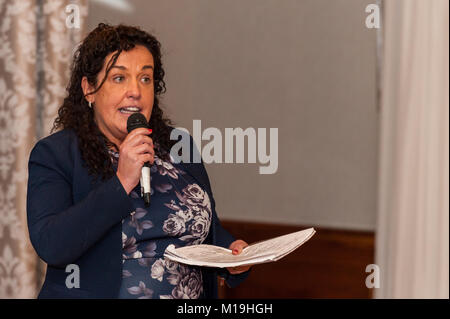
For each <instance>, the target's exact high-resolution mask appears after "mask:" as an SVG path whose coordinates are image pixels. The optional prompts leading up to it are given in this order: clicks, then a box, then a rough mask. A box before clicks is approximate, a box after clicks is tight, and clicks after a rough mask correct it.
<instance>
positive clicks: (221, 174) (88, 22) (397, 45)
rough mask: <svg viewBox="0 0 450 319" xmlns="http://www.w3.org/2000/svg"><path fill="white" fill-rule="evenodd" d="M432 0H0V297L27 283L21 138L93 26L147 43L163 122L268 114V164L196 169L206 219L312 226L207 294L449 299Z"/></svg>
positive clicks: (34, 283)
mask: <svg viewBox="0 0 450 319" xmlns="http://www.w3.org/2000/svg"><path fill="white" fill-rule="evenodd" d="M448 6H449V3H448V1H447V0H384V1H379V0H378V1H377V0H286V1H274V0H244V1H242V0H240V1H237V0H232V1H224V0H213V1H211V0H191V1H165V2H161V1H154V0H146V1H144V0H134V1H133V0H78V1H64V0H34V1H33V0H27V1H0V37H1V38H0V298H34V297H35V296H36V294H37V292H38V291H39V289H40V287H41V284H42V279H43V274H45V264H44V263H43V262H42V261H40V260H39V258H38V257H37V256H36V254H35V253H34V250H33V248H32V247H31V244H30V243H29V238H28V231H27V226H26V207H25V202H26V183H27V162H28V157H29V152H30V151H31V148H32V147H33V145H34V144H35V143H36V141H37V140H39V139H40V138H43V137H45V136H47V135H48V134H49V133H50V128H51V126H52V123H53V120H54V118H55V117H56V111H57V109H58V107H59V105H60V103H61V101H62V99H63V98H64V96H65V86H66V85H67V82H68V76H69V72H70V63H71V59H72V54H73V52H74V49H75V48H76V45H77V44H78V43H79V42H80V41H81V40H82V39H83V38H84V36H85V35H86V34H87V33H88V32H89V31H91V30H92V29H93V28H95V27H96V26H97V24H98V23H100V22H106V23H110V24H119V23H124V24H131V25H135V26H140V27H141V28H142V29H144V30H146V31H148V32H150V33H152V34H154V35H155V36H156V37H157V38H158V39H159V41H160V42H161V43H162V52H163V63H164V67H165V71H166V78H165V82H166V87H167V92H166V93H165V94H164V96H163V98H162V106H163V109H164V110H165V112H166V114H167V115H168V117H169V118H171V119H172V120H173V122H174V123H175V126H177V127H184V128H186V129H188V130H189V131H190V132H191V133H192V130H193V120H201V125H202V130H204V129H206V128H208V127H215V128H218V129H219V130H220V131H221V132H222V133H223V132H224V131H225V128H237V127H241V128H243V129H246V128H250V127H252V128H255V129H257V128H266V129H267V131H269V128H278V170H277V171H276V173H274V174H271V175H261V174H259V165H260V164H259V163H256V164H254V163H253V164H252V163H247V164H244V163H243V164H237V163H233V164H223V163H221V164H219V163H211V164H208V165H207V170H208V173H209V177H210V179H211V183H212V189H213V193H214V196H215V200H216V205H217V211H218V214H219V217H220V219H221V220H222V223H223V225H224V227H225V228H226V229H228V230H229V231H230V232H231V233H232V234H233V235H234V236H235V237H237V238H242V239H244V240H246V241H247V242H249V243H251V242H254V241H259V240H263V239H268V238H271V237H274V236H278V235H283V234H286V233H289V232H293V231H297V230H301V229H304V228H308V227H314V228H316V231H317V233H316V235H315V236H314V237H313V238H312V239H311V240H310V241H308V242H307V243H306V244H305V245H304V246H302V247H300V248H299V249H298V250H296V251H295V252H294V253H292V254H290V255H288V256H287V257H285V258H283V259H282V260H280V261H278V262H275V263H269V264H264V265H258V266H255V267H254V268H253V270H252V273H251V275H250V276H249V278H248V279H247V280H246V281H245V282H244V283H243V284H242V285H241V286H239V287H238V288H235V289H229V288H227V287H220V296H221V297H222V298H448V297H449V267H448V261H449V258H448V257H449V247H448V242H449V232H448V225H449V223H448V216H449V206H448V203H449V200H448V176H449V174H448V165H449V164H448V163H449V161H448V154H449V151H448V145H449V141H448V134H449V126H448V110H449V99H448V98H449V89H448V85H449V83H448V81H449V74H448V60H449V59H448V56H449V55H448V32H449V31H448V24H449V14H448ZM246 159H247V156H246ZM246 161H247V160H246ZM237 177H239V179H238V178H237ZM236 181H239V182H238V183H237V182H236Z"/></svg>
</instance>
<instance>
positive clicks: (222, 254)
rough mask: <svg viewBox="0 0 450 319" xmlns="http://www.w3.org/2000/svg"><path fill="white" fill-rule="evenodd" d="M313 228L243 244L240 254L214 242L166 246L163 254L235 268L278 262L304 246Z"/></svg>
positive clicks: (184, 260)
mask: <svg viewBox="0 0 450 319" xmlns="http://www.w3.org/2000/svg"><path fill="white" fill-rule="evenodd" d="M315 232H316V231H315V230H314V228H308V229H305V230H301V231H298V232H295V233H291V234H287V235H283V236H279V237H275V238H272V239H268V240H264V241H261V242H257V243H254V244H251V245H250V246H248V247H245V248H244V249H243V250H242V252H241V253H240V254H239V255H233V254H232V253H231V250H230V249H226V248H223V247H219V246H213V245H203V244H202V245H192V246H185V247H180V248H175V246H174V245H169V246H168V247H167V248H166V251H165V252H164V256H165V257H167V258H168V259H171V260H173V261H176V262H179V263H183V264H188V265H195V266H208V267H219V268H224V267H236V266H242V265H252V264H261V263H266V262H271V261H277V260H279V259H281V258H283V257H284V256H286V255H288V254H290V253H291V252H293V251H294V250H295V249H297V248H298V247H300V246H301V245H303V244H304V243H305V242H306V241H308V240H309V239H310V238H311V237H312V236H313V235H314V234H315Z"/></svg>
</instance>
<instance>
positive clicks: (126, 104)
mask: <svg viewBox="0 0 450 319" xmlns="http://www.w3.org/2000/svg"><path fill="white" fill-rule="evenodd" d="M113 54H114V52H113V53H111V54H109V55H108V56H107V57H106V58H105V62H104V65H103V69H102V70H101V71H100V73H99V74H98V76H97V83H98V84H100V83H101V81H102V79H103V78H104V76H105V72H106V64H107V63H108V61H109V60H110V59H111V56H112V55H113ZM154 67H155V66H154V61H153V56H152V55H151V53H150V52H149V51H148V49H147V48H146V47H144V46H141V45H137V46H136V47H134V48H133V49H131V50H130V51H122V52H121V53H120V55H119V57H118V58H117V61H116V63H115V65H114V66H113V67H112V68H111V70H110V71H109V74H108V77H107V78H106V80H105V83H103V85H102V87H101V88H100V90H98V91H97V92H96V93H94V94H91V95H88V96H87V97H86V99H87V100H88V101H90V102H92V103H93V109H94V119H95V121H96V123H97V125H98V127H99V129H100V131H101V132H102V133H103V134H105V136H106V137H107V138H108V139H109V140H110V141H111V142H113V143H115V144H116V145H117V146H119V145H120V144H121V143H122V141H123V140H124V139H125V137H126V136H127V134H128V132H127V120H128V117H129V116H130V115H131V114H133V113H135V112H140V113H142V114H143V115H144V116H145V118H146V119H147V121H149V119H150V116H151V114H152V108H153V98H154V86H153V70H154ZM82 88H83V92H84V94H86V93H88V92H91V91H93V90H94V89H95V88H94V87H93V86H91V85H90V84H89V83H88V81H87V78H85V77H83V80H82Z"/></svg>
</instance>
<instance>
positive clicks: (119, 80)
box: [113, 75, 124, 83]
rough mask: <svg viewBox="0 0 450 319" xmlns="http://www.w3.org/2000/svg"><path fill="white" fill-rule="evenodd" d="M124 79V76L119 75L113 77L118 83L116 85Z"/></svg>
mask: <svg viewBox="0 0 450 319" xmlns="http://www.w3.org/2000/svg"><path fill="white" fill-rule="evenodd" d="M123 79H124V77H123V76H122V75H118V76H115V77H113V81H114V82H116V83H120V82H122V81H123Z"/></svg>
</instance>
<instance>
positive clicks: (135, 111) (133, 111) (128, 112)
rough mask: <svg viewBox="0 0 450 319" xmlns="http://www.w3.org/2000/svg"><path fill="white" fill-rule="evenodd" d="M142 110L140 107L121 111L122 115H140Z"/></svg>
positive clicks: (131, 107) (124, 108)
mask: <svg viewBox="0 0 450 319" xmlns="http://www.w3.org/2000/svg"><path fill="white" fill-rule="evenodd" d="M141 110H142V109H141V108H140V107H137V106H126V107H121V108H120V109H119V111H120V113H123V114H133V113H138V112H140V111H141Z"/></svg>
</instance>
